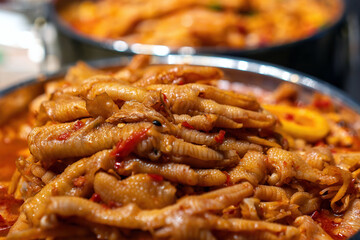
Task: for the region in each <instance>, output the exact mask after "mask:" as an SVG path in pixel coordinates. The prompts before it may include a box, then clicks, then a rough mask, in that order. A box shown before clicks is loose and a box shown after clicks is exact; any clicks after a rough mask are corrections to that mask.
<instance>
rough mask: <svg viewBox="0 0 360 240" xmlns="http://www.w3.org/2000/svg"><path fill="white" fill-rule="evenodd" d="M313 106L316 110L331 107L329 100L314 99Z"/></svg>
mask: <svg viewBox="0 0 360 240" xmlns="http://www.w3.org/2000/svg"><path fill="white" fill-rule="evenodd" d="M314 106H315V107H317V108H318V109H326V108H329V107H330V106H331V101H330V100H329V99H316V100H315V102H314Z"/></svg>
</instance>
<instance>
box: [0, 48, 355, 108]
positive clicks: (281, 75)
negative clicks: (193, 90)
mask: <svg viewBox="0 0 360 240" xmlns="http://www.w3.org/2000/svg"><path fill="white" fill-rule="evenodd" d="M130 59H131V58H130V57H126V56H124V57H118V58H111V59H101V60H95V61H91V62H88V63H89V64H90V65H92V66H94V67H99V68H102V67H111V66H116V65H118V66H122V65H126V64H127V63H128V62H129V61H130ZM183 63H185V64H192V65H200V66H212V67H219V68H224V69H233V70H239V71H242V72H249V73H254V74H258V75H262V76H268V77H273V78H276V79H279V80H282V81H287V82H292V83H294V84H297V85H299V86H302V87H304V88H307V89H310V90H313V91H317V92H321V93H323V94H326V95H329V96H331V97H332V98H333V99H334V100H337V101H339V102H341V103H342V104H345V105H346V106H348V107H350V108H352V109H353V110H354V111H356V112H358V113H359V114H360V105H359V104H358V103H356V102H355V101H353V100H352V99H351V98H349V97H348V96H346V93H345V92H343V91H341V90H340V89H337V88H336V87H334V86H332V85H330V84H328V83H326V82H324V81H321V80H319V79H317V78H315V77H311V76H308V75H305V74H303V73H300V72H297V71H295V70H291V69H287V68H284V67H280V66H276V65H273V64H267V63H264V62H260V61H255V60H249V59H245V58H233V57H221V56H220V57H212V56H202V55H168V56H153V57H152V64H183ZM66 69H67V68H64V69H63V70H61V71H59V72H57V73H53V74H48V75H47V76H45V78H46V79H51V78H54V77H59V76H61V75H63V74H65V72H66ZM37 81H38V80H37V79H36V78H34V79H29V80H26V81H24V82H22V83H20V84H17V85H13V86H11V87H8V88H5V89H0V97H2V96H4V95H6V94H7V93H10V92H12V91H14V90H15V89H18V88H20V87H22V86H26V85H29V84H31V83H35V82H37Z"/></svg>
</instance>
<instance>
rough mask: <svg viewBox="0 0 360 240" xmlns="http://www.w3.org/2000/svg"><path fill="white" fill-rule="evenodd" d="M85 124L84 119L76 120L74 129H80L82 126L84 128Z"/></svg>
mask: <svg viewBox="0 0 360 240" xmlns="http://www.w3.org/2000/svg"><path fill="white" fill-rule="evenodd" d="M83 126H85V123H83V122H82V121H80V120H78V121H76V122H75V124H74V127H73V130H74V131H77V130H79V129H80V128H82V127H83Z"/></svg>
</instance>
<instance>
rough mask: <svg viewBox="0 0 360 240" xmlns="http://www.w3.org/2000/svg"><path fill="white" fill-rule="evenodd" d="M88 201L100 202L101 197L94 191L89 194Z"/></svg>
mask: <svg viewBox="0 0 360 240" xmlns="http://www.w3.org/2000/svg"><path fill="white" fill-rule="evenodd" d="M90 201H93V202H96V203H99V202H101V197H100V195H99V194H97V193H94V194H93V195H92V196H91V198H90Z"/></svg>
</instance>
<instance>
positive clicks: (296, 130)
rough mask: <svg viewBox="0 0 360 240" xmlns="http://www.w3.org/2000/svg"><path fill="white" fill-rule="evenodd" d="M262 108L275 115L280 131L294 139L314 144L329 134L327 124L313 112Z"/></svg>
mask: <svg viewBox="0 0 360 240" xmlns="http://www.w3.org/2000/svg"><path fill="white" fill-rule="evenodd" d="M263 108H265V109H266V110H267V111H269V112H271V113H272V114H274V115H276V116H277V117H278V118H279V120H280V123H281V125H282V129H283V130H284V131H285V132H286V133H288V134H290V135H291V136H293V137H295V138H302V139H304V140H306V141H309V142H316V141H318V140H321V139H322V138H324V137H325V136H326V135H327V134H328V133H329V130H330V129H329V124H328V122H327V121H326V119H325V118H324V117H323V116H322V115H321V114H320V113H318V112H316V111H314V110H310V109H306V108H298V107H290V106H285V105H268V104H265V105H263Z"/></svg>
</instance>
